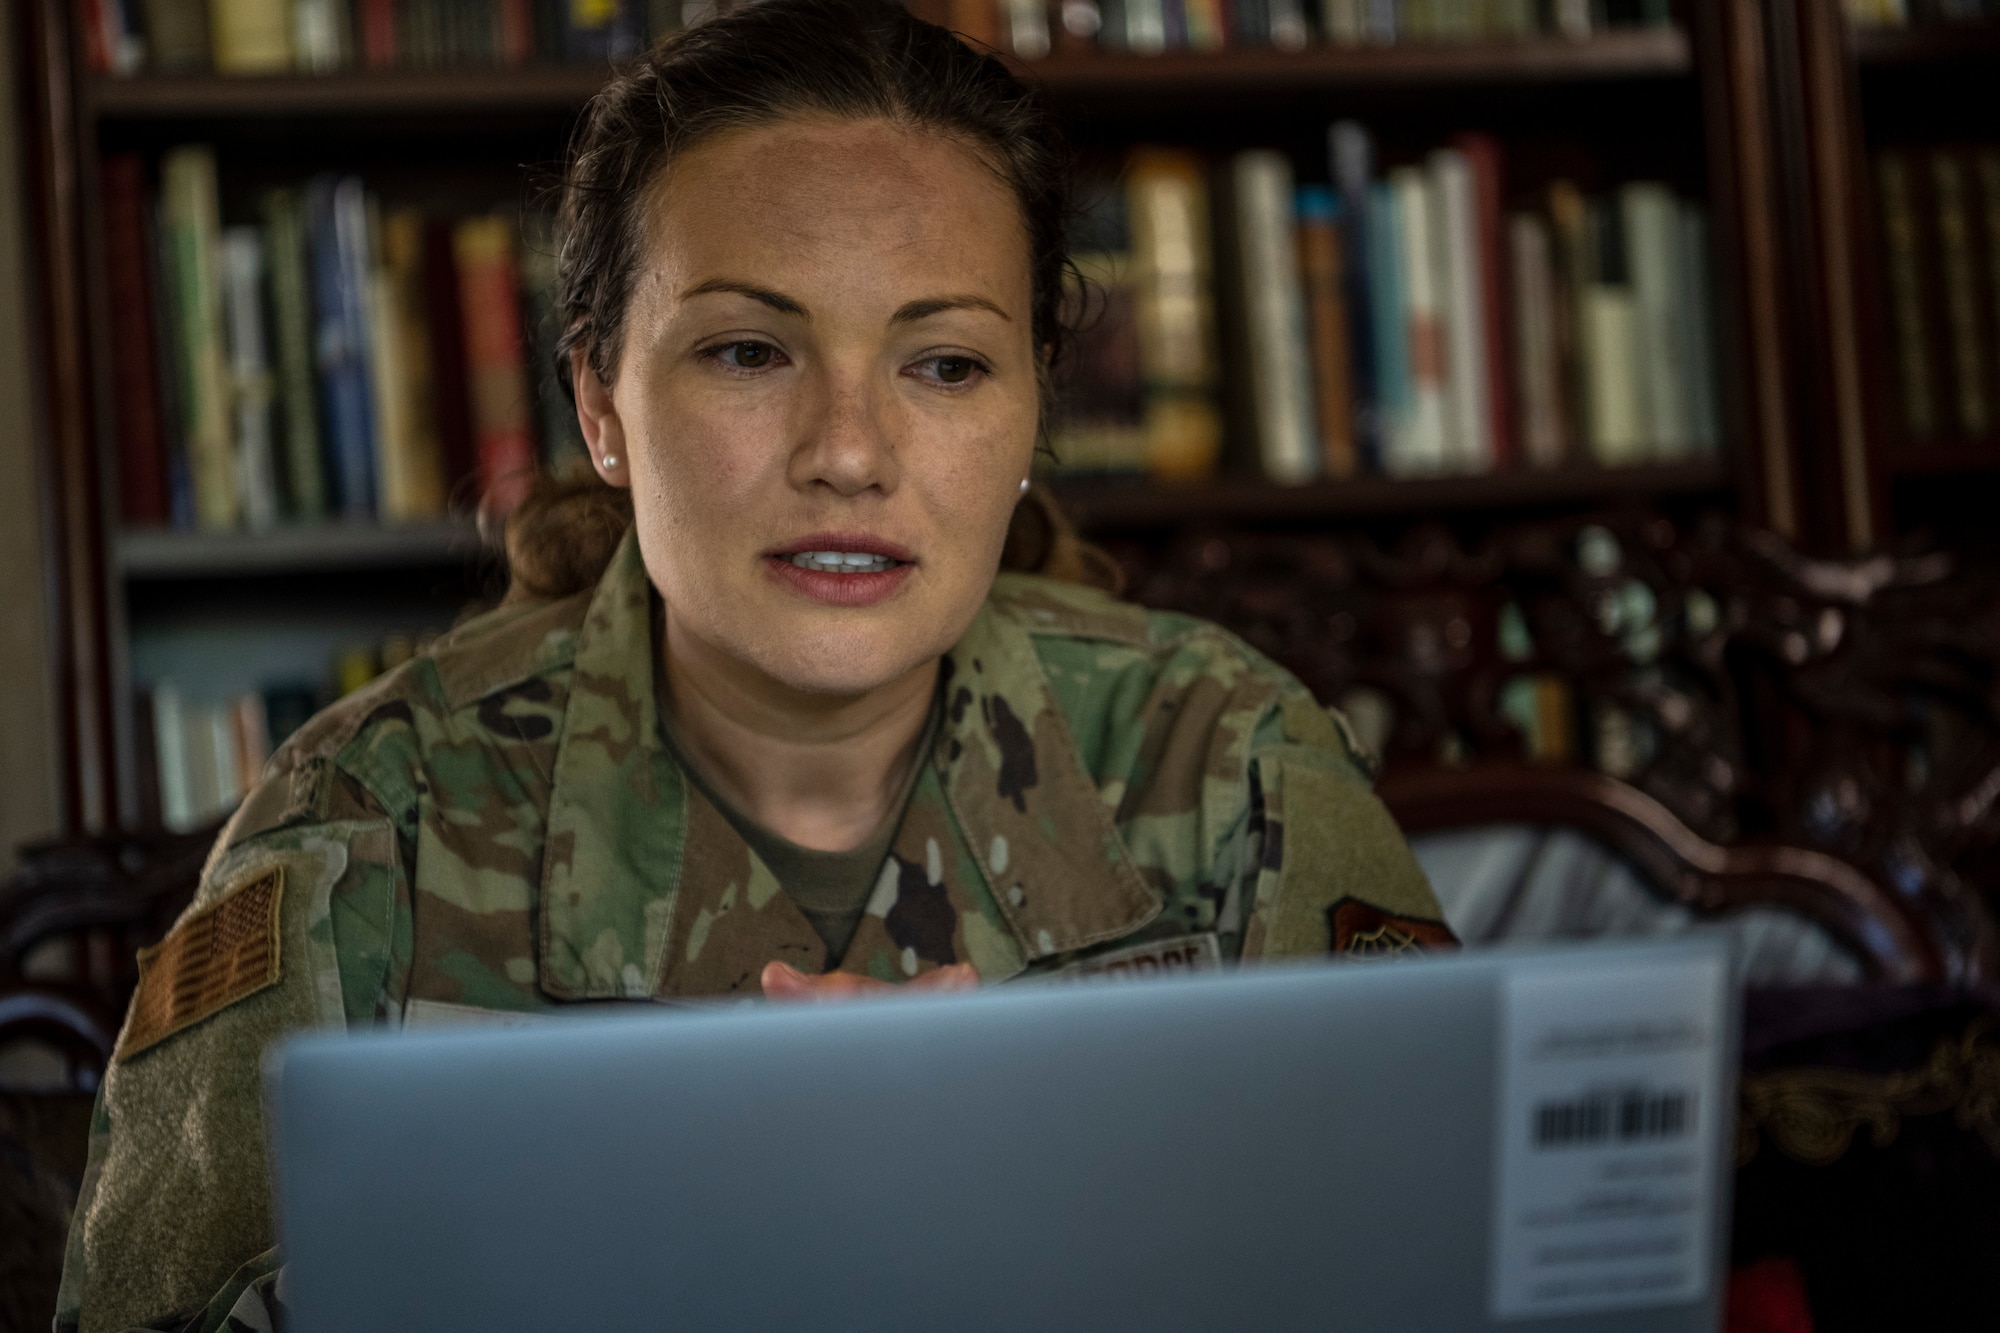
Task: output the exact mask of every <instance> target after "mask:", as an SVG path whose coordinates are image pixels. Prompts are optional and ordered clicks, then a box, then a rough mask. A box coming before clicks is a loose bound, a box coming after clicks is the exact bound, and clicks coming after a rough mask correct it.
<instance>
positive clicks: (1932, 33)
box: [1852, 21, 2000, 69]
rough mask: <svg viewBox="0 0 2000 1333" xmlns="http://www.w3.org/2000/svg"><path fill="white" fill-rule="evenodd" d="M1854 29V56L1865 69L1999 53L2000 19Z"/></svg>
mask: <svg viewBox="0 0 2000 1333" xmlns="http://www.w3.org/2000/svg"><path fill="white" fill-rule="evenodd" d="M1852 31H1853V34H1854V36H1853V46H1854V58H1855V59H1856V60H1857V61H1859V62H1860V64H1861V66H1862V68H1864V69H1867V68H1871V67H1885V66H1898V65H1931V64H1950V63H1956V62H1960V61H1973V60H1989V59H1991V58H1993V57H1994V56H1996V55H2000V23H1995V22H1991V21H1983V22H1982V21H1974V22H1964V23H1922V24H1918V25H1916V26H1915V27H1909V28H1855V29H1853V30H1852Z"/></svg>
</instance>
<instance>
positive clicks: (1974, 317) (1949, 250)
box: [1930, 151, 1989, 438]
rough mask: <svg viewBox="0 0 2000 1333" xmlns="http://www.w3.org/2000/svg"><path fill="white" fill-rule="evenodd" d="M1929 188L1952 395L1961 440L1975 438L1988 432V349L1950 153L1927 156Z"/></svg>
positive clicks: (1958, 166)
mask: <svg viewBox="0 0 2000 1333" xmlns="http://www.w3.org/2000/svg"><path fill="white" fill-rule="evenodd" d="M1930 162H1931V188H1932V190H1933V192H1934V196H1935V198H1936V201H1937V235H1938V268H1939V273H1940V276H1941V277H1942V278H1943V282H1942V283H1941V284H1940V287H1941V288H1942V291H1943V295H1944V316H1945V331H1946V335H1947V347H1946V352H1947V355H1946V356H1945V358H1944V362H1945V364H1946V365H1947V366H1949V367H1950V368H1951V376H1950V382H1951V388H1952V392H1951V394H1950V398H1951V402H1952V406H1953V407H1954V408H1955V409H1956V410H1955V413H1954V415H1955V416H1956V417H1957V419H1958V428H1959V431H1960V433H1961V434H1964V435H1967V436H1971V437H1973V438H1978V437H1979V436H1982V435H1984V434H1986V432H1987V430H1988V428H1989V420H1988V411H1987V401H1986V367H1987V358H1986V349H1985V347H1984V346H1983V342H1984V339H1983V337H1982V334H1983V333H1984V330H1983V329H1981V327H1980V317H1979V316H1980V309H1979V307H1980V304H1981V302H1980V300H1979V288H1980V283H1979V279H1978V277H1977V274H1976V271H1975V265H1974V262H1973V239H1972V207H1971V200H1970V199H1969V198H1968V197H1967V196H1968V195H1969V194H1970V191H1969V190H1968V188H1967V185H1966V179H1965V168H1964V165H1963V163H1961V162H1960V161H1959V159H1958V156H1957V155H1956V154H1954V153H1952V152H1949V151H1939V152H1934V153H1932V154H1931V158H1930Z"/></svg>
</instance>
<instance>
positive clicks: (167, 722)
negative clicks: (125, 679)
mask: <svg viewBox="0 0 2000 1333" xmlns="http://www.w3.org/2000/svg"><path fill="white" fill-rule="evenodd" d="M152 711H153V756H154V762H155V764H156V765H157V766H158V768H157V772H158V781H159V786H160V822H161V823H162V824H164V825H166V826H167V828H169V829H171V830H172V831H174V832H176V833H186V832H189V831H191V830H192V829H193V828H194V826H195V809H194V793H193V791H192V790H191V782H190V777H191V775H190V772H189V762H188V752H187V719H186V717H185V716H184V710H183V708H182V703H181V692H180V691H179V690H178V689H176V688H175V687H174V685H173V683H172V682H170V681H161V682H160V683H159V684H157V685H155V686H154V687H153V709H152Z"/></svg>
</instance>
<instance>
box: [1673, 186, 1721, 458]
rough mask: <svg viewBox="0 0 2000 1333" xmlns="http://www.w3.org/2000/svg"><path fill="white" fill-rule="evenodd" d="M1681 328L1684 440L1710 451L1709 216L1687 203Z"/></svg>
mask: <svg viewBox="0 0 2000 1333" xmlns="http://www.w3.org/2000/svg"><path fill="white" fill-rule="evenodd" d="M1680 234H1681V291H1682V296H1681V310H1682V312H1683V314H1682V320H1681V327H1682V330H1683V334H1684V336H1685V337H1686V339H1687V352H1686V354H1685V355H1683V356H1682V358H1681V364H1682V365H1684V366H1685V367H1686V368H1687V377H1688V442H1689V444H1690V445H1691V446H1692V451H1693V452H1694V453H1696V454H1701V455H1712V454H1714V453H1715V451H1716V450H1717V449H1718V448H1719V447H1720V446H1721V443H1722V423H1721V413H1720V410H1719V409H1718V407H1717V402H1718V391H1717V387H1716V381H1715V307H1714V303H1713V302H1712V301H1711V300H1710V299H1709V290H1710V284H1711V282H1712V278H1711V276H1710V273H1709V267H1708V218H1707V217H1706V216H1705V215H1704V214H1703V213H1702V211H1701V209H1699V208H1697V207H1695V206H1694V205H1692V204H1685V203H1684V204H1682V205H1681V206H1680Z"/></svg>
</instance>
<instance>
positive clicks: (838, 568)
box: [785, 551, 896, 574]
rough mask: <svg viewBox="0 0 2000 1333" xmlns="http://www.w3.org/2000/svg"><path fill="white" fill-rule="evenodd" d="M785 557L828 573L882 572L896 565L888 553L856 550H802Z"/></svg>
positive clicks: (796, 563) (803, 567) (800, 564)
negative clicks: (867, 553) (870, 553)
mask: <svg viewBox="0 0 2000 1333" xmlns="http://www.w3.org/2000/svg"><path fill="white" fill-rule="evenodd" d="M785 559H787V560H789V561H791V562H792V563H793V564H795V565H797V566H798V567H799V568H800V569H817V570H820V571H822V572H824V573H828V574H881V573H884V572H886V571H888V570H891V569H894V568H895V567H896V562H895V561H894V560H891V559H890V558H889V557H888V556H886V555H862V554H860V553H859V552H856V551H800V552H798V553H797V554H795V555H788V556H786V557H785Z"/></svg>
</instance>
